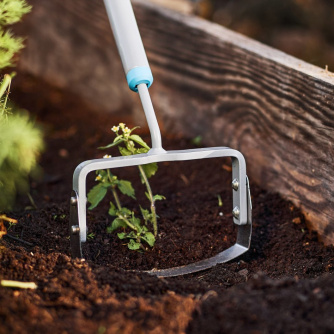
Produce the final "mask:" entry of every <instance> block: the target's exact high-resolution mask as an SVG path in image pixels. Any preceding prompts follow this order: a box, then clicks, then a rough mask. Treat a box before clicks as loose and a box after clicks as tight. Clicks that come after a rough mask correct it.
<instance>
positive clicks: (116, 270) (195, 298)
mask: <svg viewBox="0 0 334 334" xmlns="http://www.w3.org/2000/svg"><path fill="white" fill-rule="evenodd" d="M15 85H16V92H15V93H13V94H12V99H13V100H14V99H15V100H16V101H18V102H19V104H20V105H21V106H22V107H25V108H28V109H29V110H30V111H31V112H32V113H33V115H35V117H36V118H37V120H38V121H39V122H40V123H41V124H42V126H43V127H44V129H45V132H46V140H47V149H46V152H45V153H44V154H43V156H42V159H41V166H42V168H43V170H44V175H43V176H41V178H40V179H39V180H35V181H32V188H31V195H32V197H33V199H34V201H35V203H36V205H37V207H38V209H35V210H32V209H31V208H30V209H29V208H28V207H29V206H31V203H30V202H29V200H28V199H27V198H26V197H22V198H20V200H19V203H18V207H17V209H16V210H15V211H14V212H12V213H8V215H9V216H11V217H13V218H17V219H18V220H19V223H18V224H17V225H16V226H15V227H12V228H11V229H10V230H9V232H8V235H7V236H4V237H3V239H2V240H1V241H0V261H1V262H0V278H2V279H13V280H19V281H33V282H35V283H37V284H38V288H37V289H36V290H19V289H10V288H1V287H0V322H1V326H0V333H45V332H50V333H70V332H71V333H72V332H75V331H77V332H80V333H185V332H187V333H203V332H206V333H295V332H300V333H331V332H333V331H334V319H333V314H334V280H333V277H334V276H333V271H334V269H333V260H334V249H333V247H332V246H330V247H325V246H324V245H323V244H322V243H321V242H319V241H318V237H317V234H316V233H315V232H312V231H309V230H308V228H307V226H306V223H305V220H304V217H303V215H302V214H301V212H300V210H299V209H298V208H296V207H294V206H293V205H292V204H291V203H289V202H287V201H285V200H283V199H282V198H281V197H280V196H279V195H277V194H272V193H267V192H265V191H264V190H262V189H261V188H259V187H258V186H257V185H256V184H252V183H251V191H252V200H253V236H252V245H251V249H250V250H249V252H248V253H246V254H245V255H244V256H242V257H240V258H238V259H237V260H235V261H232V262H230V263H228V264H224V265H218V266H216V267H214V268H212V269H210V270H207V271H204V272H201V273H197V274H193V275H188V276H184V277H178V278H170V279H159V278H156V277H154V276H150V275H148V274H145V273H140V272H131V271H126V270H124V269H136V270H146V269H151V268H166V267H171V266H175V265H182V264H187V263H191V262H194V261H196V260H199V259H203V258H207V257H210V256H212V255H214V254H217V253H218V252H219V251H221V250H223V249H225V248H226V247H228V246H229V245H230V244H232V243H233V242H234V241H235V232H236V231H235V228H234V226H233V223H232V217H231V209H232V204H231V199H230V197H231V187H230V182H231V171H230V162H229V160H228V159H210V160H201V161H193V162H187V163H176V162H175V163H162V164H160V165H159V171H158V174H157V176H156V177H153V178H152V188H153V190H154V192H155V193H159V194H162V195H164V196H166V198H167V200H165V201H161V202H159V203H157V210H158V214H159V216H160V220H159V229H160V230H159V237H158V240H157V243H156V246H155V247H154V249H153V250H148V251H147V252H145V253H140V252H131V251H129V250H128V249H127V246H126V245H124V242H122V241H121V240H119V239H118V238H117V236H116V235H115V234H108V233H106V227H107V226H108V225H110V223H111V221H112V218H111V217H110V216H109V217H108V215H107V214H106V212H107V209H108V201H106V202H105V203H103V204H102V205H101V206H100V207H98V208H96V209H94V210H93V211H90V212H89V213H88V233H89V234H90V233H93V234H92V235H91V236H92V237H91V238H89V239H88V242H87V243H86V244H85V245H84V254H85V258H86V260H72V259H71V258H70V257H69V254H70V252H69V239H68V219H69V197H70V193H71V187H72V175H73V171H74V169H75V167H76V166H77V165H78V164H79V163H80V162H82V161H84V160H88V159H92V158H100V157H101V156H102V155H103V154H105V152H101V151H98V150H97V149H96V148H97V147H98V146H101V145H105V144H107V143H109V142H111V141H112V140H113V136H112V133H111V131H110V128H111V127H112V126H113V125H114V124H117V123H118V122H120V121H123V122H125V123H127V124H128V125H129V126H132V125H133V124H131V117H130V115H129V114H123V116H120V117H118V118H117V117H114V116H112V117H110V115H105V114H103V112H101V113H96V112H94V111H93V109H94V108H93V107H91V106H87V105H82V104H81V102H80V100H79V99H78V98H76V97H75V96H72V95H71V94H68V93H67V94H66V93H64V92H61V91H59V90H56V89H53V88H51V87H50V86H48V85H47V84H45V83H39V82H37V81H35V80H33V79H32V78H23V77H21V78H20V77H18V78H17V80H16V83H15ZM140 131H142V132H141V134H142V135H144V136H145V138H148V139H149V137H148V136H147V134H146V133H145V132H144V130H140ZM163 138H164V147H165V148H166V149H186V148H193V147H194V145H193V144H192V143H191V140H188V139H184V138H182V136H178V135H177V134H175V135H174V137H172V138H169V137H168V136H165V135H163ZM222 144H224V143H222ZM117 174H118V175H119V177H121V178H126V179H130V180H132V181H133V183H134V185H135V188H136V189H137V193H136V195H137V198H138V201H139V203H140V204H141V205H142V206H147V200H146V199H145V195H143V194H142V193H144V188H143V186H142V185H141V184H140V180H139V177H138V172H137V170H136V169H135V168H133V169H123V170H122V169H121V170H119V171H118V172H117ZM88 184H89V186H92V185H93V184H94V175H91V177H90V179H89V181H88ZM218 194H219V195H220V196H221V198H222V200H223V206H219V205H218V198H217V195H218ZM122 201H123V203H124V205H126V206H128V207H131V208H134V209H135V210H138V206H137V204H136V202H134V201H129V200H128V199H127V198H122ZM22 208H25V209H22ZM12 237H14V238H16V240H14V239H13V238H12Z"/></svg>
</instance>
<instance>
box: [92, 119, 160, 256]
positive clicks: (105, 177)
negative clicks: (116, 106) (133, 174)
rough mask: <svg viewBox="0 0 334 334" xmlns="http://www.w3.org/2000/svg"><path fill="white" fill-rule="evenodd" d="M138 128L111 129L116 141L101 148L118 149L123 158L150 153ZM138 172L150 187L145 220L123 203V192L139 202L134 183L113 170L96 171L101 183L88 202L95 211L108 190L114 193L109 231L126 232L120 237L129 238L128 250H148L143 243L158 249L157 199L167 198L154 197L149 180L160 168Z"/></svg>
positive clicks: (146, 167) (147, 167)
mask: <svg viewBox="0 0 334 334" xmlns="http://www.w3.org/2000/svg"><path fill="white" fill-rule="evenodd" d="M135 129H137V127H135V128H133V129H129V128H128V127H126V126H125V124H124V123H120V124H119V125H118V126H114V127H112V129H111V130H112V131H113V132H114V133H115V135H116V137H115V139H114V141H113V142H112V143H111V144H109V145H107V146H104V147H99V149H103V150H104V149H109V148H111V147H117V148H118V150H119V152H120V154H121V155H122V156H129V155H134V154H141V153H147V152H148V151H149V149H150V147H149V146H148V145H147V144H146V142H145V141H144V140H143V139H142V138H141V137H140V136H138V135H136V134H133V131H134V130H135ZM110 157H111V156H110V155H105V156H104V158H110ZM138 169H139V174H140V178H141V181H142V183H143V184H144V185H145V187H146V192H145V194H146V197H147V199H148V200H149V202H150V209H149V210H147V209H144V208H142V207H141V206H140V212H141V215H142V218H143V219H142V220H141V219H139V218H138V217H136V216H135V213H134V212H133V211H132V210H130V209H128V208H126V207H123V206H122V204H121V201H120V197H119V193H122V194H124V195H126V196H129V197H131V198H133V199H135V190H134V188H133V187H132V184H131V182H129V181H127V180H120V179H118V177H117V176H116V175H114V174H112V173H111V171H110V170H109V169H107V170H99V171H97V172H96V173H97V176H96V179H95V180H96V181H97V182H98V184H97V185H96V186H94V187H93V188H92V189H91V190H90V191H89V193H88V201H89V202H90V204H91V205H90V207H89V209H90V210H91V209H93V208H95V207H96V206H97V205H98V204H99V203H100V202H101V201H102V199H103V198H104V197H105V196H106V194H107V192H108V190H110V191H111V193H112V195H113V199H114V201H111V202H110V207H109V212H108V213H109V215H111V216H112V217H115V218H114V220H113V222H112V224H111V225H110V226H109V227H108V229H107V231H108V232H110V233H111V232H113V231H115V230H117V229H119V228H123V229H124V232H121V233H118V234H117V235H118V237H119V238H120V239H129V241H128V248H129V249H132V250H138V249H143V250H144V249H145V247H144V246H143V242H145V243H146V244H148V245H149V246H151V247H153V246H154V243H155V240H156V236H157V234H158V224H157V218H158V216H157V213H156V208H155V202H156V201H157V200H163V199H165V197H164V196H161V195H153V192H152V189H151V186H150V183H149V178H150V177H151V176H153V175H154V174H155V173H156V172H157V170H158V165H157V164H156V163H150V164H146V165H141V166H138ZM150 228H152V229H153V233H152V232H151V231H150ZM129 230H130V231H129ZM128 231H129V232H128Z"/></svg>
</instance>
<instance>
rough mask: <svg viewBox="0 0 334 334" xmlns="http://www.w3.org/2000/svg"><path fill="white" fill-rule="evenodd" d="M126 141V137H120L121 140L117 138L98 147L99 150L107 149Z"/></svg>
mask: <svg viewBox="0 0 334 334" xmlns="http://www.w3.org/2000/svg"><path fill="white" fill-rule="evenodd" d="M123 141H124V139H120V140H117V141H115V142H113V143H111V144H109V145H107V146H100V147H98V149H99V150H106V149H107V148H110V147H115V146H117V145H119V144H120V143H122V142H123Z"/></svg>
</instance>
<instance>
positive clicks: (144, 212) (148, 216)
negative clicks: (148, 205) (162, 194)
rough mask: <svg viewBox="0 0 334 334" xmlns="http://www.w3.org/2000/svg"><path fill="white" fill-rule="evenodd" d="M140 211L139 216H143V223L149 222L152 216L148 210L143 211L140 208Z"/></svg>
mask: <svg viewBox="0 0 334 334" xmlns="http://www.w3.org/2000/svg"><path fill="white" fill-rule="evenodd" d="M140 211H141V214H142V216H143V218H144V220H145V222H147V221H150V220H151V218H152V214H151V213H150V212H149V211H148V210H146V209H143V208H142V207H141V206H140Z"/></svg>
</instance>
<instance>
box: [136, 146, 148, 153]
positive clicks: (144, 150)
mask: <svg viewBox="0 0 334 334" xmlns="http://www.w3.org/2000/svg"><path fill="white" fill-rule="evenodd" d="M148 151H149V150H148V149H147V148H144V147H142V148H136V154H142V153H147V152H148Z"/></svg>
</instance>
